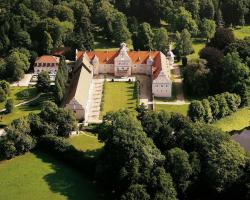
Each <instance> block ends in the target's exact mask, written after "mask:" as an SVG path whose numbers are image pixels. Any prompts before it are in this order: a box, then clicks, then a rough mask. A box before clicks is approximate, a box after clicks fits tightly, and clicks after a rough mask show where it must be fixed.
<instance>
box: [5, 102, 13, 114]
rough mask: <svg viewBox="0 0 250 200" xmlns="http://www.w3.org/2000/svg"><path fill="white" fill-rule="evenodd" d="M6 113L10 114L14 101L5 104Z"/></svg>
mask: <svg viewBox="0 0 250 200" xmlns="http://www.w3.org/2000/svg"><path fill="white" fill-rule="evenodd" d="M5 109H6V113H11V112H12V111H13V109H14V101H13V99H8V100H7V102H6V104H5Z"/></svg>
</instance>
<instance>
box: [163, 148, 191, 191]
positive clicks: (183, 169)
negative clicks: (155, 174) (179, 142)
mask: <svg viewBox="0 0 250 200" xmlns="http://www.w3.org/2000/svg"><path fill="white" fill-rule="evenodd" d="M166 169H167V171H169V172H170V174H171V175H172V177H173V180H174V182H175V184H176V187H177V191H178V194H181V195H183V194H184V193H185V191H186V190H187V188H188V186H189V184H190V183H191V182H190V181H189V179H190V176H191V175H192V166H191V164H190V163H189V155H188V153H187V152H186V151H184V150H182V149H180V148H177V147H176V148H173V149H171V150H169V151H168V153H167V158H166Z"/></svg>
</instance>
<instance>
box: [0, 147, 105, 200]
mask: <svg viewBox="0 0 250 200" xmlns="http://www.w3.org/2000/svg"><path fill="white" fill-rule="evenodd" d="M0 180H1V181H0V199H3V200H49V199H53V200H82V199H88V200H97V199H98V200H99V199H102V198H100V193H101V192H100V191H98V189H97V187H96V186H95V185H94V184H93V183H92V182H91V181H89V180H88V179H87V178H86V177H84V176H83V175H82V173H80V172H78V171H76V170H73V169H72V168H70V167H68V166H66V165H65V164H63V163H61V162H58V161H55V160H54V159H53V158H52V157H50V156H48V155H47V154H44V153H38V152H36V153H27V154H25V155H23V156H19V157H16V158H14V159H12V160H9V161H3V162H0Z"/></svg>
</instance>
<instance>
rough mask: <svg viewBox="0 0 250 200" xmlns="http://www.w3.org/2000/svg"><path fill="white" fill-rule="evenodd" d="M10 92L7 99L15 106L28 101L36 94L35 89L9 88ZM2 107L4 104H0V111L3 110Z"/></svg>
mask: <svg viewBox="0 0 250 200" xmlns="http://www.w3.org/2000/svg"><path fill="white" fill-rule="evenodd" d="M10 91H11V92H10V96H9V97H8V98H11V99H13V100H14V104H15V105H16V104H19V103H21V102H24V101H28V100H29V99H32V98H34V97H35V96H36V95H37V94H38V92H37V89H36V88H35V87H11V88H10ZM4 105H5V102H2V103H0V109H3V108H4Z"/></svg>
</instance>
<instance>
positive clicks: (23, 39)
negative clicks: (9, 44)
mask: <svg viewBox="0 0 250 200" xmlns="http://www.w3.org/2000/svg"><path fill="white" fill-rule="evenodd" d="M31 43H32V42H31V38H30V35H29V33H27V32H26V31H20V32H18V33H17V35H16V38H15V43H14V46H15V47H24V48H30V47H31Z"/></svg>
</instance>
